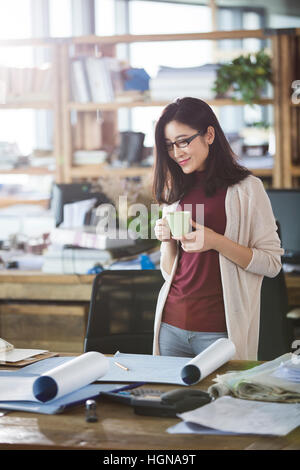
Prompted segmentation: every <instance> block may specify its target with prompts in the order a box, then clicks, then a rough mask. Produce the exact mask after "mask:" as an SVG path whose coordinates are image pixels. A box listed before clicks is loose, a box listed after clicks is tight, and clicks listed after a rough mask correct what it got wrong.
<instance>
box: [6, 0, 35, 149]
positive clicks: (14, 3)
mask: <svg viewBox="0 0 300 470" xmlns="http://www.w3.org/2000/svg"><path fill="white" fill-rule="evenodd" d="M30 6H31V0H22V1H21V2H20V1H19V0H11V1H9V2H5V1H1V2H0V39H16V38H29V37H30V36H31V28H32V21H31V10H30ZM16 12H17V14H16ZM32 65H33V50H32V48H30V47H0V67H30V66H32ZM34 125H35V124H34V111H32V110H27V109H24V110H20V111H16V110H1V111H0V141H9V142H18V144H19V147H20V150H21V152H22V153H23V154H27V153H28V152H30V151H31V149H32V148H33V146H34Z"/></svg>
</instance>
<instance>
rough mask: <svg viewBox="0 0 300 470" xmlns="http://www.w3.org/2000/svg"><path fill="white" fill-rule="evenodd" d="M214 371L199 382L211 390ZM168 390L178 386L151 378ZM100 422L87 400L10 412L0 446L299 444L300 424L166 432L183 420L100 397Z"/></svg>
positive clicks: (235, 364)
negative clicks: (278, 429)
mask: <svg viewBox="0 0 300 470" xmlns="http://www.w3.org/2000/svg"><path fill="white" fill-rule="evenodd" d="M252 364H253V363H250V362H247V361H230V362H229V363H227V364H226V365H224V366H223V367H221V368H220V369H219V370H218V371H217V373H225V372H226V371H228V370H239V369H243V368H247V367H250V366H251V365H252ZM214 375H215V374H212V375H211V376H209V377H207V378H206V379H204V380H203V381H202V382H200V383H199V384H198V385H197V387H199V388H201V389H203V390H207V387H208V386H209V385H210V384H211V379H212V377H213V376H214ZM151 388H158V389H161V390H168V389H172V388H176V386H174V385H172V386H166V385H160V384H157V385H156V384H155V385H154V384H151ZM97 415H98V419H99V420H98V422H96V423H87V422H86V421H85V410H84V406H80V407H77V408H74V409H72V410H69V411H68V412H65V413H62V414H58V415H41V414H34V413H25V412H16V411H14V412H10V413H8V414H7V415H5V416H2V417H0V449H82V450H83V449H96V450H139V449H144V450H157V449H158V450H171V449H172V450H179V449H182V450H183V449H184V450H196V449H197V450H203V449H206V450H212V449H213V450H215V449H224V450H231V449H232V450H267V449H272V450H279V449H281V450H287V449H288V450H292V449H298V450H299V449H300V427H298V428H297V429H296V430H294V431H293V432H291V433H289V434H288V435H287V436H283V437H277V436H276V437H270V436H259V435H241V436H217V435H214V436H213V435H195V434H168V433H167V432H166V429H167V428H168V427H170V426H172V425H174V424H176V423H178V422H179V421H180V420H179V419H177V418H176V419H175V418H169V419H167V418H158V417H150V416H138V415H136V414H135V413H134V412H133V409H132V408H131V407H129V406H126V405H122V404H118V403H112V402H108V401H101V400H100V401H99V402H98V405H97Z"/></svg>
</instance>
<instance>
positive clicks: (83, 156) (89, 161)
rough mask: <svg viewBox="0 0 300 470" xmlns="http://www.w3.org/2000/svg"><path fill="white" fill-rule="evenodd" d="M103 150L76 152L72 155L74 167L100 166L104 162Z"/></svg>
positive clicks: (106, 155) (105, 153)
mask: <svg viewBox="0 0 300 470" xmlns="http://www.w3.org/2000/svg"><path fill="white" fill-rule="evenodd" d="M107 157H108V152H106V151H105V150H76V151H75V152H74V154H73V163H74V165H101V164H102V163H104V162H105V161H106V159H107Z"/></svg>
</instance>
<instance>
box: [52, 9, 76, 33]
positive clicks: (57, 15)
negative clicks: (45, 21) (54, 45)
mask: <svg viewBox="0 0 300 470" xmlns="http://www.w3.org/2000/svg"><path fill="white" fill-rule="evenodd" d="M49 30H50V36H53V37H68V36H72V5H71V0H59V1H57V0H50V1H49Z"/></svg>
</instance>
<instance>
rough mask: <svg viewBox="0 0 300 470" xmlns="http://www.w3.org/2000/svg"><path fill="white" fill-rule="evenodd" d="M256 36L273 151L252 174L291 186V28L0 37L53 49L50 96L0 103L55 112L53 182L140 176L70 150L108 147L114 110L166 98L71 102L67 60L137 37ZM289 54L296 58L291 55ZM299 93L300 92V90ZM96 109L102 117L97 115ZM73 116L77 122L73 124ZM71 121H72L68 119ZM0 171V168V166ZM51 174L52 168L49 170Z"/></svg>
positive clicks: (294, 175) (108, 50)
mask: <svg viewBox="0 0 300 470" xmlns="http://www.w3.org/2000/svg"><path fill="white" fill-rule="evenodd" d="M243 38H258V39H267V38H269V39H270V40H271V41H270V42H271V53H272V66H273V76H274V87H273V89H274V96H273V98H272V99H266V98H263V99H260V100H258V101H257V102H256V103H257V104H260V105H272V106H273V109H274V131H275V138H276V154H275V156H274V166H273V168H271V169H268V168H263V169H258V168H257V169H254V170H252V171H253V173H254V174H255V175H257V176H259V177H262V178H268V180H271V181H272V183H271V184H272V186H273V187H292V186H295V185H296V186H298V185H299V183H300V161H299V159H300V142H299V140H300V137H299V135H298V133H299V132H298V131H299V121H300V114H299V110H300V104H297V105H296V104H293V103H292V101H291V81H292V80H296V79H297V78H300V73H299V72H300V71H299V62H300V61H299V58H300V55H299V50H300V45H299V41H300V29H299V28H298V29H292V30H238V31H213V32H209V33H188V34H154V35H148V34H147V35H116V36H94V35H90V36H81V37H73V38H64V39H61V38H51V39H32V40H13V41H0V47H18V46H25V45H26V46H28V47H48V48H51V50H52V70H53V83H52V86H53V90H52V92H53V95H52V96H53V99H52V100H39V101H34V100H32V101H30V100H28V99H25V98H26V97H22V96H21V97H19V99H18V100H16V101H15V102H13V103H11V102H8V103H5V104H0V110H2V109H29V108H30V109H50V110H52V111H53V113H54V138H53V142H54V145H53V154H54V156H55V161H56V169H55V171H54V177H55V180H56V182H64V183H71V182H72V181H84V180H93V179H95V178H99V177H101V176H106V175H110V176H112V175H116V176H124V177H126V176H140V175H144V174H148V173H149V172H151V168H149V167H127V168H111V167H109V166H108V165H107V164H103V163H102V164H97V165H95V164H84V165H75V164H74V162H73V154H74V151H75V150H76V149H81V148H83V149H85V148H86V149H87V150H91V149H92V148H88V146H89V145H90V141H91V139H90V137H92V139H96V140H97V139H98V138H99V142H100V143H99V147H98V148H101V145H100V144H104V147H107V148H112V147H113V146H114V145H115V141H116V138H117V135H118V119H117V114H118V110H120V109H122V108H127V109H132V108H137V107H163V106H165V105H167V104H168V102H167V101H162V100H159V101H153V100H151V99H150V98H149V96H147V95H145V98H144V97H142V98H139V99H136V100H133V101H128V102H127V101H123V102H122V101H117V100H110V101H108V102H93V101H88V102H79V101H74V100H73V97H72V94H71V89H72V76H71V64H72V62H73V61H74V60H76V59H77V58H80V57H81V58H82V57H84V58H87V57H92V56H95V54H96V55H98V56H100V55H103V56H104V57H110V58H114V57H116V46H117V45H118V44H131V43H136V42H164V41H187V44H188V41H191V40H193V41H195V40H197V41H201V40H215V41H219V40H225V39H243ZM291 53H292V57H293V58H294V59H295V60H291ZM299 95H300V93H299ZM206 101H207V102H208V104H209V105H211V106H212V107H216V108H217V107H223V106H242V105H244V104H245V103H244V102H243V101H234V100H231V99H227V98H226V99H212V100H206ZM99 111H100V112H101V120H99V122H98V121H97V119H96V116H97V115H98V112H99ZM74 115H75V116H76V123H75V126H74ZM72 120H73V121H72ZM0 172H1V170H0ZM19 172H23V173H28V174H45V173H47V170H43V169H37V168H32V169H31V168H27V169H24V170H23V169H15V170H6V171H2V173H12V174H14V173H19ZM49 173H51V174H53V172H49Z"/></svg>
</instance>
